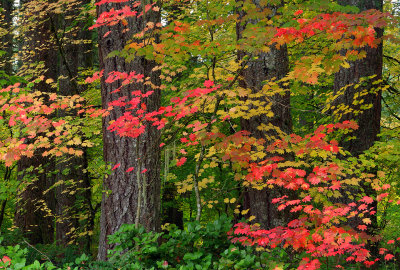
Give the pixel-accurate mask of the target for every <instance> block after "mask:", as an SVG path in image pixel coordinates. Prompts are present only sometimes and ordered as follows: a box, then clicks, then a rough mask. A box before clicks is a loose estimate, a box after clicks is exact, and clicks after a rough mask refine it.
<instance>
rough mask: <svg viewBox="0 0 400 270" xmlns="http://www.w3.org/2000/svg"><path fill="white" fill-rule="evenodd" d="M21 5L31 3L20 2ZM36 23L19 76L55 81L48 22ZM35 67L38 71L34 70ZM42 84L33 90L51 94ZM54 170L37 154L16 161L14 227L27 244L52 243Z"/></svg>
mask: <svg viewBox="0 0 400 270" xmlns="http://www.w3.org/2000/svg"><path fill="white" fill-rule="evenodd" d="M21 4H32V3H30V1H21ZM38 12H39V11H38ZM27 22H29V20H28V18H25V20H24V21H23V23H27ZM36 23H37V24H35V25H34V26H31V28H30V30H29V32H28V33H30V35H29V37H30V39H29V40H27V41H26V43H25V50H24V53H23V62H24V66H25V67H24V68H23V69H22V71H20V74H23V73H24V72H26V73H25V74H26V75H27V74H30V73H28V72H32V70H36V72H37V73H36V74H35V75H37V76H40V75H43V76H44V77H45V78H46V79H52V80H53V81H56V80H57V61H55V60H56V59H57V52H56V50H55V47H54V40H53V39H51V38H50V37H51V31H50V30H51V23H50V21H49V20H40V21H39V20H38V21H36ZM32 52H34V53H32ZM39 63H40V65H39V66H42V67H41V68H39V66H38V64H39ZM31 68H32V69H31ZM46 79H45V80H46ZM45 80H43V81H41V82H40V83H37V84H36V85H35V86H34V89H35V90H37V91H41V92H55V89H54V88H53V87H52V86H50V85H49V84H48V83H46V82H45ZM54 167H55V160H54V159H53V158H48V157H43V156H42V151H40V150H38V151H36V152H35V154H34V156H33V157H32V158H22V159H21V160H19V161H18V172H19V176H18V178H19V180H20V181H21V182H25V183H26V187H25V188H24V189H23V190H21V192H20V194H19V199H18V203H17V205H16V213H15V225H16V226H17V227H19V228H20V229H21V230H22V232H23V233H24V234H25V236H26V237H27V238H28V239H29V241H30V243H31V244H38V243H52V242H53V240H54V219H53V213H54V208H55V196H54V190H50V187H51V186H52V185H53V184H54V176H53V174H52V172H53V170H54Z"/></svg>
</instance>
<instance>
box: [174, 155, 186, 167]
mask: <svg viewBox="0 0 400 270" xmlns="http://www.w3.org/2000/svg"><path fill="white" fill-rule="evenodd" d="M186 160H187V158H186V157H182V158H180V159H178V160H177V162H176V166H178V167H180V166H182V165H183V164H185V162H186Z"/></svg>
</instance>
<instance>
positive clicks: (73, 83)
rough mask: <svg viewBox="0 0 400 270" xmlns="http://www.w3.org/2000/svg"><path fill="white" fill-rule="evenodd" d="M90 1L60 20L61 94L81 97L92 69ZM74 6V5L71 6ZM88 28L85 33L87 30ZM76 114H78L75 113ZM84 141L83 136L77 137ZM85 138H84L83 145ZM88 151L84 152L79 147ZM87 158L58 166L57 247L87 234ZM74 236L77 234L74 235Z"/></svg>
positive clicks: (83, 1)
mask: <svg viewBox="0 0 400 270" xmlns="http://www.w3.org/2000/svg"><path fill="white" fill-rule="evenodd" d="M89 2H90V1H89V0H77V1H74V2H73V6H70V7H69V9H68V10H67V12H66V13H65V14H64V17H63V18H61V19H60V23H61V25H60V26H58V27H57V28H59V29H68V30H65V31H66V32H65V33H63V35H62V36H61V37H60V36H57V37H55V39H56V45H57V49H58V53H59V58H60V79H59V94H60V95H63V96H72V95H75V94H81V93H82V91H83V89H82V86H80V85H78V83H77V76H78V72H79V70H78V68H90V67H91V66H92V56H91V54H92V44H91V43H88V42H86V41H87V40H90V38H91V33H90V31H89V30H88V29H87V26H85V25H87V21H86V20H84V19H82V18H81V19H78V18H77V16H78V15H79V14H80V12H81V9H80V7H82V6H83V5H85V4H88V3H89ZM71 4H72V3H71ZM54 21H55V19H54V20H53V28H54V29H53V35H57V34H58V33H57V32H56V31H55V30H56V25H55V22H54ZM85 28H86V29H85ZM72 113H76V112H72ZM65 115H66V114H65V112H64V111H60V112H59V116H65ZM76 136H79V137H81V138H82V136H83V134H76ZM83 140H84V138H82V141H83ZM76 148H77V149H79V150H82V151H86V149H85V148H82V147H79V146H77V147H76ZM87 164H88V160H87V155H86V154H83V155H82V156H80V157H78V156H74V155H68V154H65V155H64V156H63V157H61V159H60V160H58V162H57V170H58V174H57V180H56V182H60V181H61V182H62V184H60V185H59V186H57V187H56V190H55V192H56V200H57V203H56V215H57V222H56V241H57V243H58V244H60V245H63V246H68V245H69V244H70V243H71V242H73V241H74V240H77V239H76V238H77V234H78V233H82V230H83V231H85V230H86V229H87V228H85V226H84V224H83V223H82V222H81V223H80V222H79V215H86V216H87V217H88V218H89V217H90V206H89V205H88V202H90V197H89V198H86V199H85V198H84V197H85V196H91V192H90V180H89V177H88V174H87V173H86V172H85V170H86V169H87ZM74 232H75V233H74ZM90 240H91V239H90V237H88V239H86V241H87V243H86V245H85V246H88V245H90Z"/></svg>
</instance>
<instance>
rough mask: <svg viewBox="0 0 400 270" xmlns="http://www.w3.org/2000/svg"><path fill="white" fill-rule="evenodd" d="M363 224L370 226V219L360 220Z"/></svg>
mask: <svg viewBox="0 0 400 270" xmlns="http://www.w3.org/2000/svg"><path fill="white" fill-rule="evenodd" d="M362 221H363V222H364V223H365V224H371V223H372V222H371V219H370V218H363V220H362Z"/></svg>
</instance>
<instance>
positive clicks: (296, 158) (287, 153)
mask: <svg viewBox="0 0 400 270" xmlns="http://www.w3.org/2000/svg"><path fill="white" fill-rule="evenodd" d="M128 2H129V3H128ZM144 2H146V1H136V2H134V3H132V1H127V0H101V1H97V2H96V4H95V5H96V6H100V5H106V4H109V3H114V4H121V6H122V8H121V9H114V8H111V9H110V10H109V11H107V12H104V13H102V14H99V16H98V18H97V20H96V22H95V23H94V24H93V25H92V26H91V27H90V29H91V30H94V31H95V30H96V29H97V28H100V27H104V26H115V27H121V28H122V29H125V30H124V31H125V32H126V31H128V30H129V29H128V27H129V26H130V21H131V20H136V19H139V18H146V13H148V12H151V11H154V12H159V11H160V9H161V7H160V6H158V5H157V4H156V3H152V4H144ZM176 2H179V1H176ZM183 2H185V3H186V2H187V1H183ZM199 2H201V1H199ZM211 2H212V1H211ZM244 2H245V3H247V2H248V1H244ZM250 2H251V1H250ZM146 3H147V2H146ZM125 4H126V5H125ZM170 4H171V6H172V7H174V6H173V4H176V3H175V1H172V2H171V3H170ZM225 4H226V5H225V6H223V7H221V6H218V4H216V3H214V5H216V6H217V8H216V7H214V8H210V10H211V12H214V13H215V14H211V15H210V14H209V13H208V11H210V10H207V12H205V11H203V10H202V8H204V6H202V4H199V6H198V7H196V9H193V10H192V12H187V16H192V17H191V18H190V19H187V18H186V19H185V18H182V17H183V16H182V17H179V16H178V17H174V18H167V17H166V20H168V23H165V22H162V23H154V22H152V21H146V20H145V19H144V20H143V22H144V24H145V27H144V28H143V31H141V32H140V33H137V34H136V35H135V36H134V37H133V39H132V40H131V41H130V42H128V44H126V46H125V49H124V50H123V51H121V52H112V53H111V55H110V56H109V57H125V58H131V59H130V60H132V59H133V58H134V57H135V56H143V57H145V58H147V59H149V60H154V61H155V62H156V63H157V65H158V66H157V67H156V68H155V70H160V74H161V76H160V79H161V81H162V84H161V86H159V88H160V89H161V90H162V95H163V101H162V103H163V104H162V106H160V107H159V108H158V109H157V110H152V111H150V110H148V108H147V105H146V100H147V99H151V97H152V95H153V94H154V91H147V92H142V91H140V90H135V91H132V92H131V98H128V97H127V96H120V92H121V89H123V88H124V87H126V86H128V85H132V84H143V85H151V84H152V82H151V80H150V78H148V77H145V75H143V74H139V73H137V72H124V71H117V70H116V71H113V72H111V73H109V74H108V75H107V77H105V75H104V70H99V71H96V72H93V73H92V75H91V76H89V77H87V78H86V79H85V82H84V83H85V84H88V85H90V84H92V85H98V82H99V81H100V80H103V81H104V82H105V83H106V84H112V83H118V85H119V87H117V88H116V89H114V90H113V92H112V94H113V97H115V99H114V100H113V101H112V102H109V103H108V104H106V105H105V106H104V104H103V107H102V108H101V109H100V108H98V107H95V106H88V105H87V103H86V101H85V99H84V98H82V97H81V96H79V95H73V96H67V97H66V96H59V95H57V94H56V93H45V92H39V91H36V92H33V91H31V87H32V86H33V85H35V84H36V83H39V82H46V83H49V84H50V83H52V81H46V78H44V77H41V78H39V79H38V80H37V81H32V82H28V83H25V84H24V85H21V84H20V83H17V84H14V85H11V86H8V87H6V88H3V89H2V90H1V97H0V113H1V115H2V116H1V118H0V120H1V121H2V122H4V123H6V125H7V127H8V128H9V129H10V134H9V136H8V137H4V138H2V139H1V141H0V152H1V156H0V158H1V160H2V161H3V162H4V164H5V166H7V167H11V166H14V165H15V164H16V162H18V160H20V159H21V157H28V158H30V157H32V156H33V155H34V153H35V152H37V151H38V150H40V153H41V155H42V156H44V157H46V156H49V157H50V156H52V157H61V156H63V155H65V154H69V155H75V156H82V155H83V154H84V152H83V151H82V149H81V148H82V147H83V148H84V147H89V146H90V145H91V142H90V140H89V139H86V138H84V137H83V136H77V135H76V134H73V133H72V134H71V132H70V131H69V130H70V129H71V127H72V126H73V125H74V121H77V119H78V120H79V119H84V118H87V119H89V118H96V119H97V118H101V117H105V116H108V115H109V114H110V112H112V111H113V110H115V109H118V110H120V111H123V114H122V116H121V117H119V118H118V119H116V120H113V121H111V122H110V123H109V126H108V130H107V131H106V132H113V133H115V134H117V135H118V136H120V137H126V138H130V139H136V140H139V138H140V137H141V136H142V135H143V134H145V132H146V127H149V126H154V127H156V128H157V130H161V132H162V134H163V138H162V143H161V145H160V147H162V148H163V149H165V150H164V151H168V146H169V145H170V144H171V142H174V147H175V145H177V147H178V149H177V151H176V155H175V153H174V156H173V157H174V160H173V161H172V162H171V164H173V165H175V166H176V167H177V168H176V169H177V170H185V168H187V170H190V171H191V172H190V173H188V174H187V175H186V178H182V179H178V180H177V181H176V182H175V183H174V185H175V186H176V187H177V192H178V194H184V193H190V192H192V193H194V194H195V199H194V200H195V203H196V209H195V212H196V214H195V216H196V220H198V221H200V220H201V218H202V214H203V213H204V212H205V210H204V209H205V208H207V207H208V208H209V209H212V208H213V205H214V204H218V203H221V202H222V201H223V202H224V203H225V204H226V205H232V211H231V212H232V213H233V214H234V215H235V217H236V221H237V223H236V224H235V225H234V227H233V228H232V229H231V231H230V232H229V234H228V237H229V239H230V241H231V242H232V243H235V244H236V243H240V244H241V245H243V246H256V247H257V248H262V249H264V250H273V249H277V250H280V249H282V250H285V251H286V252H287V254H289V255H288V256H298V257H299V258H300V260H299V264H298V266H297V267H298V268H297V269H319V268H321V267H322V265H323V264H324V263H325V259H326V258H333V261H334V262H335V265H334V267H335V268H338V269H340V268H345V266H346V265H351V264H363V265H364V266H366V267H371V266H373V265H374V264H377V263H378V262H379V261H382V260H386V261H390V260H393V259H394V255H393V254H392V253H393V252H392V250H389V249H386V248H380V249H379V256H380V257H376V255H377V254H373V252H372V250H371V249H372V247H374V245H377V243H378V242H379V241H381V240H382V236H381V235H379V234H378V232H375V231H373V230H372V225H373V224H372V223H373V221H374V220H376V215H377V212H378V205H379V204H381V203H382V202H385V203H386V202H387V203H388V204H394V203H395V197H396V195H395V194H394V193H393V192H394V187H393V186H392V185H391V184H389V183H387V182H385V175H384V173H383V172H381V171H378V170H376V171H372V172H371V171H369V170H367V169H366V166H364V165H363V164H361V163H362V162H361V161H360V162H358V160H357V158H359V157H351V155H350V153H349V152H347V151H345V150H344V149H343V147H342V145H341V140H342V139H343V138H345V137H346V136H349V137H350V136H351V134H352V131H354V130H357V129H358V128H359V126H358V124H357V122H356V121H340V122H334V120H333V119H335V118H334V117H332V118H330V119H328V120H326V119H323V121H322V120H321V121H319V122H318V123H315V125H314V126H313V131H312V132H308V134H304V133H303V134H300V132H299V134H295V133H292V134H286V133H285V132H283V131H282V130H280V129H279V128H278V127H275V126H273V125H272V124H271V125H269V126H267V125H264V124H261V125H260V126H259V127H257V128H258V130H260V132H264V133H265V134H268V135H267V136H265V138H260V137H257V136H255V134H252V133H251V132H249V131H247V130H242V129H241V128H240V123H241V120H242V119H250V118H253V117H266V118H272V117H273V116H274V112H273V111H272V106H273V102H274V96H277V95H281V96H283V95H285V93H286V91H288V89H290V90H289V91H294V92H296V91H300V90H298V89H296V87H297V86H299V88H300V86H301V87H306V88H310V89H313V87H317V86H318V85H319V84H325V83H326V81H325V80H328V79H326V78H327V77H329V76H333V75H334V74H335V73H337V72H339V70H340V69H341V68H349V67H350V64H349V63H351V62H354V61H361V60H362V59H363V58H365V56H366V52H365V51H364V50H363V49H364V48H366V47H371V48H376V47H377V46H378V45H379V44H380V43H381V42H382V39H381V38H377V37H376V36H377V29H378V28H384V27H386V26H387V25H388V22H390V19H391V17H390V16H389V15H388V14H386V13H383V12H380V11H377V10H367V11H363V12H360V13H357V14H349V13H345V12H337V11H335V12H330V11H329V12H328V11H325V12H320V13H316V12H314V11H312V10H307V6H304V7H303V6H302V5H301V4H296V5H294V6H293V7H290V8H289V10H286V11H287V12H286V13H284V14H280V15H277V16H275V17H274V16H272V17H268V16H270V15H269V14H267V15H268V16H266V14H264V13H262V12H259V9H258V8H257V7H256V6H255V5H252V4H249V3H248V5H246V4H244V5H243V6H240V5H236V3H235V1H226V3H225ZM210 5H212V4H210ZM169 7H170V6H168V5H167V7H166V8H169ZM163 8H164V7H163ZM207 8H208V6H207ZM237 8H243V10H245V12H246V15H245V16H244V19H243V21H245V20H248V21H251V22H253V21H254V22H255V23H249V24H248V27H247V28H246V30H245V31H244V32H243V37H242V38H240V39H236V33H234V30H232V29H233V28H234V25H235V24H236V23H238V22H237V18H238V16H237V14H236V15H235V12H234V11H236V9H237ZM204 9H206V8H204ZM224 9H226V10H224ZM166 10H168V9H166ZM289 11H290V12H289ZM168 12H170V11H168ZM168 12H167V13H168ZM267 13H268V12H267ZM288 14H289V15H288ZM195 16H199V18H200V19H198V20H194V19H193V17H195ZM267 17H268V18H267ZM195 18H196V17H195ZM266 18H267V19H266ZM228 29H230V30H228ZM108 35H110V32H108V33H106V34H105V35H104V36H103V38H106V37H107V36H108ZM385 38H386V37H385ZM316 39H318V41H319V42H324V44H326V46H325V47H324V48H323V49H322V51H317V52H315V53H313V52H307V54H301V57H295V56H293V55H291V56H290V57H291V60H293V59H294V61H293V63H292V64H291V67H290V70H289V71H288V73H287V74H285V76H283V78H282V79H276V78H274V79H271V80H268V81H265V82H263V86H262V89H260V90H259V91H257V92H254V91H253V92H252V91H251V90H249V89H246V88H243V87H240V86H239V85H240V83H239V82H240V80H241V79H242V78H241V76H242V71H243V70H244V69H245V68H246V65H248V64H249V63H248V62H249V61H250V59H253V60H254V59H256V60H257V56H256V55H257V54H261V53H266V54H268V53H269V52H271V51H272V50H278V49H280V48H283V47H290V46H293V47H295V46H301V45H307V44H309V43H312V42H315V40H316ZM231 43H232V44H233V45H231ZM238 51H246V52H250V53H249V55H248V56H247V58H246V57H244V59H242V60H241V61H240V62H239V63H238V61H237V52H238ZM193 58H197V59H196V60H193ZM190 61H197V62H196V65H197V66H196V67H195V68H193V69H192V70H189V71H188V69H189V68H188V67H186V65H189V63H190ZM194 66H195V65H194ZM185 72H188V73H189V72H191V73H192V74H194V75H191V77H189V79H187V78H185V76H186V75H185ZM182 78H184V79H186V80H184V79H182ZM180 80H182V81H183V82H181V81H180ZM157 87H158V86H157ZM357 87H358V86H357ZM292 89H293V90H292ZM327 91H328V93H327V94H326V96H327V97H326V99H325V100H323V101H322V103H323V102H326V103H329V102H330V101H331V99H330V98H331V97H330V96H329V95H333V94H331V93H329V91H330V90H327ZM335 94H337V93H335ZM292 95H295V94H292ZM324 106H325V108H323V109H325V111H328V113H332V111H329V110H328V109H326V108H327V107H329V106H331V105H330V104H324ZM61 110H63V111H68V112H69V113H70V116H69V118H68V119H64V118H63V117H57V113H58V112H59V111H61ZM321 111H322V110H321ZM79 121H80V120H79ZM79 121H78V122H79ZM316 122H317V121H316ZM314 127H315V128H314ZM271 134H273V135H271ZM267 138H268V139H267ZM149 151H150V150H149ZM174 151H175V149H174ZM354 160H356V161H354ZM165 162H166V161H165ZM168 162H169V160H168ZM168 164H169V163H168ZM109 165H110V169H111V170H110V171H111V172H110V171H109V172H110V173H119V174H134V173H141V174H145V173H146V172H147V171H148V170H152V169H153V168H145V167H141V168H135V167H134V166H131V165H130V164H127V165H126V166H121V164H120V163H115V164H109ZM217 167H218V168H219V169H220V171H221V172H226V174H227V175H228V174H229V177H230V176H232V179H233V180H232V183H233V184H232V186H235V188H237V187H240V188H241V189H242V188H243V189H246V190H247V189H257V190H267V191H268V190H277V191H278V193H279V194H280V196H276V197H274V198H272V199H271V203H272V204H273V205H274V207H275V208H276V209H277V210H278V211H279V212H281V213H282V216H285V218H286V220H285V223H284V224H281V226H276V227H271V228H267V227H266V226H264V225H263V224H258V223H256V222H254V220H255V219H256V217H254V216H250V215H248V209H243V207H242V205H240V203H241V202H240V200H241V199H242V198H239V196H236V197H235V196H233V195H232V194H233V193H229V192H227V191H225V190H223V184H222V183H217V180H215V174H213V173H210V171H211V169H213V168H217ZM123 168H124V169H123ZM137 170H139V171H137ZM168 177H169V175H165V178H166V179H168ZM226 177H228V176H226ZM220 180H221V179H220ZM221 181H222V180H221ZM368 187H371V189H372V190H373V192H374V193H373V194H375V195H371V193H367V192H366V189H367V188H368ZM207 192H209V193H214V192H215V193H218V194H222V195H221V196H223V197H222V198H224V197H226V198H225V200H223V199H222V200H221V198H220V199H219V200H217V199H215V197H214V198H213V197H212V195H209V193H207ZM346 200H347V202H348V203H344V201H346ZM226 209H228V207H226ZM191 211H192V210H191ZM395 241H397V242H398V241H399V240H398V239H397V240H394V239H393V240H389V241H388V242H387V244H388V245H394V244H395V243H397V242H395ZM2 261H3V262H4V263H7V262H11V259H10V258H8V257H6V256H5V257H3V259H2ZM164 266H165V267H168V262H167V263H166V265H164ZM276 269H278V268H276Z"/></svg>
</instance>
